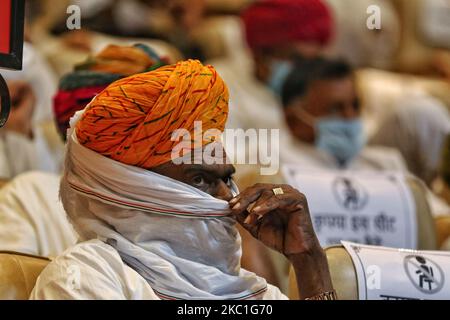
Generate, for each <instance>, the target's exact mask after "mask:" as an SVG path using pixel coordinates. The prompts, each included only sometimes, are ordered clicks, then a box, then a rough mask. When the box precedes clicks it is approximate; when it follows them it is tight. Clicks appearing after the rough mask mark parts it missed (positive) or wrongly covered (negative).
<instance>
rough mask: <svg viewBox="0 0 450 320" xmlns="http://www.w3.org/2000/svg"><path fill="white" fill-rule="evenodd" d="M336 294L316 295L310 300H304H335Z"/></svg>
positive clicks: (331, 292) (324, 293) (323, 293)
mask: <svg viewBox="0 0 450 320" xmlns="http://www.w3.org/2000/svg"><path fill="white" fill-rule="evenodd" d="M337 299H338V297H337V294H336V291H329V292H322V293H319V294H318V295H315V296H314V297H311V298H306V299H305V300H337Z"/></svg>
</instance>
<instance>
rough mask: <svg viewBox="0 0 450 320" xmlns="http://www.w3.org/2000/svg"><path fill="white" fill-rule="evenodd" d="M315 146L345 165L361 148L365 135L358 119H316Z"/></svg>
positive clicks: (364, 141)
mask: <svg viewBox="0 0 450 320" xmlns="http://www.w3.org/2000/svg"><path fill="white" fill-rule="evenodd" d="M315 129H316V135H317V136H316V146H317V147H318V148H319V149H322V150H324V151H325V152H327V153H329V154H331V155H332V156H333V157H334V158H335V159H336V161H337V162H338V163H339V164H340V165H341V166H345V165H347V164H348V163H349V162H350V161H351V160H353V158H355V157H356V156H357V155H358V154H359V153H360V152H361V150H362V149H363V147H364V145H365V143H366V137H365V134H364V130H363V124H362V121H361V120H360V119H356V120H344V119H339V118H321V119H317V121H316V125H315Z"/></svg>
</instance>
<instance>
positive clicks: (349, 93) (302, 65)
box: [281, 58, 406, 172]
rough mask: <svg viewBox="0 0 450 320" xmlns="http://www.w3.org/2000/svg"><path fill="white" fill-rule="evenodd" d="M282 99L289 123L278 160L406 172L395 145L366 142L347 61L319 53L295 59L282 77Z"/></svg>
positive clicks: (332, 166) (331, 167)
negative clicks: (317, 56)
mask: <svg viewBox="0 0 450 320" xmlns="http://www.w3.org/2000/svg"><path fill="white" fill-rule="evenodd" d="M282 100H283V105H284V115H285V119H286V124H287V127H288V129H287V130H283V131H284V132H282V135H283V139H282V140H281V141H282V142H283V143H284V147H283V148H281V158H282V162H284V163H296V164H301V165H302V166H304V167H314V168H323V169H364V170H395V171H403V172H406V166H405V164H404V161H403V158H402V157H401V155H400V153H399V152H397V151H396V150H395V149H390V148H385V147H366V146H365V144H366V137H365V133H364V128H363V124H362V120H361V117H360V115H361V110H360V104H359V99H358V95H357V92H356V88H355V83H354V79H353V70H352V68H351V67H350V66H349V65H348V64H347V63H345V62H343V61H339V60H327V59H323V58H315V59H310V60H304V61H302V62H299V63H298V64H297V65H296V66H295V68H294V69H293V70H292V72H291V73H290V74H289V76H288V77H287V79H286V82H285V84H284V86H283V92H282Z"/></svg>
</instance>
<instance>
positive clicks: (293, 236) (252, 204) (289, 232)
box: [229, 184, 321, 259]
mask: <svg viewBox="0 0 450 320" xmlns="http://www.w3.org/2000/svg"><path fill="white" fill-rule="evenodd" d="M275 188H281V189H282V190H283V192H284V194H281V195H275V193H274V192H273V189H275ZM229 204H230V207H231V208H232V213H233V214H234V215H235V216H236V219H237V221H238V222H239V223H240V224H241V225H242V226H243V227H244V228H245V229H246V230H248V231H249V232H250V233H251V234H252V235H253V236H254V237H255V238H257V239H258V240H260V241H261V242H262V243H264V244H265V245H266V246H268V247H269V248H271V249H274V250H276V251H278V252H280V253H282V254H284V255H285V256H286V257H287V258H288V259H290V258H291V257H294V256H296V255H298V254H304V253H306V254H308V253H311V252H313V251H314V250H316V249H318V248H320V245H319V241H318V240H317V237H316V235H315V233H314V229H313V226H312V222H311V218H310V215H309V209H308V203H307V200H306V197H305V196H304V195H303V194H302V193H301V192H299V191H298V190H296V189H294V188H292V187H291V186H289V185H274V184H256V185H254V186H253V187H250V188H248V189H246V190H244V191H243V192H242V193H241V194H239V195H238V196H236V197H235V198H233V199H232V200H230V202H229ZM319 250H321V248H320V249H319Z"/></svg>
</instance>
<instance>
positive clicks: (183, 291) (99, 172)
mask: <svg viewBox="0 0 450 320" xmlns="http://www.w3.org/2000/svg"><path fill="white" fill-rule="evenodd" d="M80 115H81V112H79V113H77V115H76V118H77V117H79V116H80ZM74 122H76V119H75V121H74ZM73 126H74V125H72V127H73ZM61 198H62V201H63V204H64V208H65V209H66V212H67V214H68V215H69V217H70V219H71V220H72V222H73V224H74V226H75V228H76V230H77V231H78V233H79V234H80V236H81V238H82V239H83V240H89V239H95V238H98V239H100V240H102V241H104V242H105V243H107V244H109V245H111V246H112V247H114V248H115V249H116V250H117V252H118V254H119V255H120V257H121V258H122V260H123V261H124V263H126V264H127V265H128V266H130V267H131V268H132V269H133V270H135V271H136V272H137V273H139V275H140V276H141V277H142V278H144V279H145V280H146V281H147V282H148V284H149V286H150V287H151V289H152V290H153V291H154V292H155V293H156V294H157V295H158V296H159V297H160V298H163V299H249V298H263V297H264V296H265V295H266V294H270V295H272V297H274V292H277V294H275V295H278V296H279V297H280V298H281V297H282V295H281V293H279V291H278V290H277V289H274V288H273V287H270V286H268V285H267V283H266V281H265V280H264V279H262V278H260V277H257V276H256V275H255V274H253V273H250V272H248V271H246V270H243V269H242V268H241V267H240V257H241V245H240V237H239V233H238V231H237V229H236V228H235V220H234V219H233V218H231V217H230V216H229V214H230V210H229V207H228V203H227V202H226V201H222V200H219V199H216V198H214V197H212V196H210V195H209V194H206V193H204V192H202V191H200V190H198V189H196V188H194V187H191V186H189V185H187V184H184V183H181V182H179V181H176V180H173V179H171V178H168V177H164V176H161V175H158V174H156V173H153V172H151V171H148V170H145V169H142V168H138V167H134V166H129V165H125V164H122V163H120V162H117V161H114V160H112V159H109V158H107V157H104V156H102V155H100V154H98V153H96V152H94V151H92V150H90V149H88V148H85V147H83V146H82V145H80V144H79V143H78V141H77V138H76V134H75V133H74V132H72V133H71V135H70V136H69V139H68V150H67V156H66V168H65V174H64V177H63V179H62V182H61ZM96 259H97V257H94V256H93V257H92V263H95V261H96ZM48 276H50V277H51V275H48ZM42 281H45V280H42ZM44 290H45V289H44ZM274 290H275V291H274ZM268 292H269V293H268ZM99 294H100V292H99Z"/></svg>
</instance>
